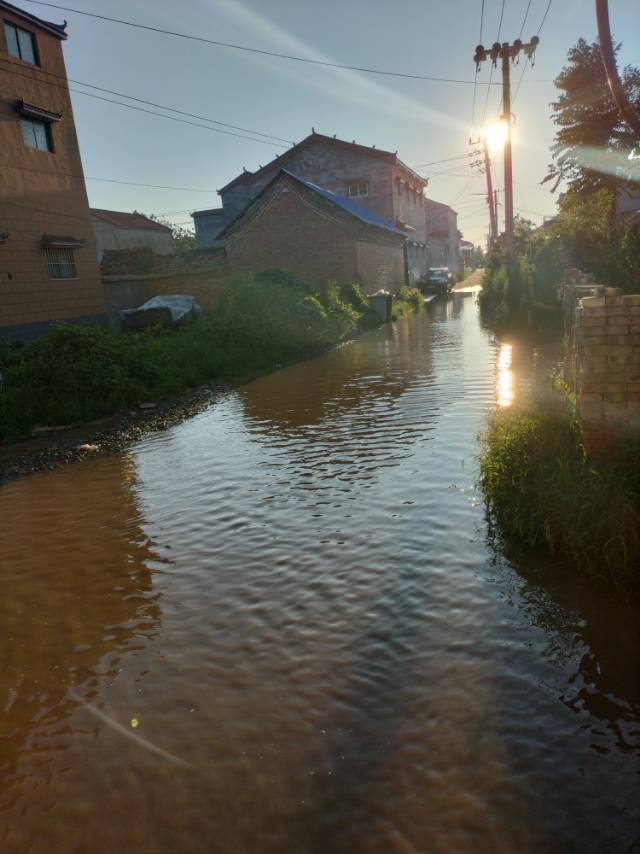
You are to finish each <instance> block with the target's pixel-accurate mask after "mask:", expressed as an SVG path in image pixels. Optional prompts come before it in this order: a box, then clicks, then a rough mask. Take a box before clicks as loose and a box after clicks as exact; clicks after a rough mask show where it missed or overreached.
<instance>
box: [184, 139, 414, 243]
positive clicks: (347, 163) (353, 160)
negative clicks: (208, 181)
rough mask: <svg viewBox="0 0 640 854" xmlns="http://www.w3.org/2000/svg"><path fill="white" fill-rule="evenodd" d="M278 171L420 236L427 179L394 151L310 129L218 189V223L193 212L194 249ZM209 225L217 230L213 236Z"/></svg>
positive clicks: (206, 214) (206, 213) (207, 213)
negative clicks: (288, 146) (220, 211)
mask: <svg viewBox="0 0 640 854" xmlns="http://www.w3.org/2000/svg"><path fill="white" fill-rule="evenodd" d="M280 169H286V170H287V171H288V172H291V173H292V174H294V175H296V176H298V177H300V178H303V179H304V180H305V181H309V182H310V183H312V184H316V185H317V186H319V187H322V188H323V189H326V190H330V191H331V192H332V193H336V194H337V195H339V196H343V197H345V198H348V199H353V201H355V202H357V203H358V204H360V205H362V206H363V207H365V208H367V209H368V210H370V211H371V212H372V213H374V214H376V215H377V216H379V217H381V218H382V219H384V220H386V221H387V222H389V223H391V224H392V225H398V224H399V223H402V224H404V225H406V226H408V228H407V236H408V237H409V238H410V239H412V240H416V241H424V239H425V207H424V187H425V186H426V183H427V182H426V181H425V180H424V178H422V177H421V176H420V175H418V174H417V173H416V172H414V171H413V170H412V169H410V168H409V167H408V166H406V165H405V164H404V163H403V162H402V161H401V160H400V159H399V158H398V157H397V154H395V153H394V152H390V151H383V150H381V149H376V148H374V147H370V146H364V145H358V144H356V143H355V142H353V143H350V142H347V141H345V140H340V139H335V138H334V137H329V136H324V135H323V134H319V133H315V131H314V132H313V133H312V134H310V136H308V137H307V138H306V139H304V140H303V141H302V142H300V143H299V144H298V145H295V146H294V147H293V148H291V149H290V150H289V151H286V152H285V153H284V154H282V155H280V156H279V157H277V158H275V160H273V161H271V162H270V163H268V164H267V165H266V166H263V167H260V168H259V169H258V170H257V171H256V172H247V171H244V172H241V173H240V175H238V176H237V177H236V178H234V180H233V181H231V182H229V183H228V184H227V185H226V186H225V187H223V188H222V189H221V190H220V191H219V193H220V196H221V198H222V204H223V216H222V227H221V225H220V219H216V220H215V222H212V220H211V217H210V214H211V213H212V211H202V212H196V213H194V214H193V219H194V223H195V228H196V240H197V243H198V247H199V248H207V247H209V246H211V245H212V244H213V242H214V240H215V236H217V234H218V233H219V232H220V231H221V230H222V228H226V226H228V225H229V224H230V223H231V222H233V220H234V219H235V218H236V217H237V216H238V215H239V214H240V213H241V212H242V211H243V210H244V209H245V208H246V207H247V206H248V205H249V204H250V203H251V202H252V201H253V199H255V198H256V197H257V196H258V195H259V193H260V192H261V191H262V190H263V189H264V187H266V186H267V185H268V184H269V183H270V182H271V181H272V180H273V178H274V177H275V176H276V175H277V174H278V172H279V170H280ZM213 227H215V228H216V229H217V230H216V231H215V236H214V235H213Z"/></svg>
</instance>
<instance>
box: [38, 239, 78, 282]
mask: <svg viewBox="0 0 640 854" xmlns="http://www.w3.org/2000/svg"><path fill="white" fill-rule="evenodd" d="M45 251H46V253H47V265H48V266H49V278H50V279H77V278H78V273H77V271H76V260H75V257H74V255H73V249H55V248H53V247H48V248H47V249H46V250H45Z"/></svg>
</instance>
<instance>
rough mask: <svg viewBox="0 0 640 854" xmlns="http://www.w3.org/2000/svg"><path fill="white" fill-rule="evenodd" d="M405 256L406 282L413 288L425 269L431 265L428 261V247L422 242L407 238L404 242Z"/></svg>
mask: <svg viewBox="0 0 640 854" xmlns="http://www.w3.org/2000/svg"><path fill="white" fill-rule="evenodd" d="M405 258H406V279H407V284H408V285H409V286H410V287H412V288H415V287H416V285H417V284H418V283H419V282H420V279H421V278H422V277H423V276H424V275H425V273H426V272H427V269H428V268H429V267H430V266H432V265H431V264H430V263H429V252H428V247H427V246H426V244H424V243H415V242H413V241H411V240H408V241H407V243H406V244H405Z"/></svg>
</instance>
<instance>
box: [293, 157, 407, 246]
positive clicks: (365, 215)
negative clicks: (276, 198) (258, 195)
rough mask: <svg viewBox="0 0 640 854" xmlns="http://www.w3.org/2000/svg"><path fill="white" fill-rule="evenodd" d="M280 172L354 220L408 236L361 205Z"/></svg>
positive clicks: (295, 176) (297, 177)
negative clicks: (354, 218)
mask: <svg viewBox="0 0 640 854" xmlns="http://www.w3.org/2000/svg"><path fill="white" fill-rule="evenodd" d="M280 171H282V172H284V173H285V174H286V175H289V177H291V178H293V179H294V180H296V181H298V182H299V183H300V184H303V185H304V186H305V187H308V188H309V189H310V190H313V192H314V193H318V195H320V196H323V197H324V198H325V199H327V200H328V201H330V202H333V204H334V205H337V206H338V207H339V208H342V210H343V211H346V212H347V213H349V214H351V216H354V217H356V219H359V220H361V221H362V222H365V223H367V225H375V226H376V227H377V228H384V229H385V230H386V231H391V232H393V234H400V235H402V237H407V236H408V235H407V232H406V231H403V230H402V229H401V228H398V227H397V226H395V225H393V223H391V222H387V220H386V219H382V217H380V216H378V215H377V214H374V213H372V211H370V210H368V209H367V208H365V207H363V206H362V205H359V204H358V203H357V202H354V201H352V200H351V199H347V198H345V196H338V195H336V193H332V192H331V190H325V189H324V187H318V185H317V184H312V183H311V182H310V181H305V180H304V179H303V178H300V177H299V176H298V175H294V174H293V172H289V170H288V169H282V170H280Z"/></svg>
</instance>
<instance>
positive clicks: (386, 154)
mask: <svg viewBox="0 0 640 854" xmlns="http://www.w3.org/2000/svg"><path fill="white" fill-rule="evenodd" d="M312 142H323V143H326V144H328V145H335V146H337V147H339V148H346V149H348V150H349V151H355V152H356V153H358V154H366V155H367V156H369V157H376V158H378V159H379V160H386V161H388V162H389V163H392V164H394V165H396V166H400V167H402V168H403V169H405V170H406V171H407V172H409V173H410V174H411V175H412V177H413V178H414V180H415V181H416V183H419V184H420V186H422V187H426V186H427V183H428V181H427V180H426V178H423V177H422V175H418V173H417V172H414V170H413V169H412V168H411V167H410V166H407V164H406V163H403V162H402V160H400V158H399V157H398V155H397V153H396V152H395V151H385V150H384V149H382V148H374V147H373V146H369V145H359V144H357V143H356V142H347V140H346V139H336V137H334V136H325V135H324V134H322V133H316V132H315V131H314V132H313V133H310V134H309V136H307V137H305V138H304V139H303V140H302V141H301V142H299V143H297V145H294V146H293V147H292V148H290V149H288V151H285V152H283V153H282V154H279V155H278V156H277V157H276V158H274V159H273V160H272V161H271V162H270V163H267V165H266V166H262V167H261V168H260V169H258V170H257V171H256V172H248V171H245V172H241V173H240V174H239V175H236V177H235V178H234V179H233V180H232V181H229V183H228V184H225V186H224V187H221V189H219V190H218V192H219V193H222V192H224V191H225V190H227V189H229V187H232V186H233V185H234V184H235V183H237V182H238V181H241V180H245V181H249V182H250V183H253V182H254V181H256V180H259V179H260V178H263V177H264V176H265V175H266V174H267V173H268V172H271V171H273V170H274V169H277V168H278V167H279V166H280V167H283V168H284V164H285V163H286V162H287V160H288V159H289V158H290V157H291V155H292V154H293V153H294V152H296V151H299V150H300V149H301V148H304V147H305V146H307V145H310V144H311V143H312Z"/></svg>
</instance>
